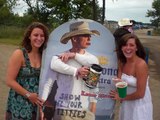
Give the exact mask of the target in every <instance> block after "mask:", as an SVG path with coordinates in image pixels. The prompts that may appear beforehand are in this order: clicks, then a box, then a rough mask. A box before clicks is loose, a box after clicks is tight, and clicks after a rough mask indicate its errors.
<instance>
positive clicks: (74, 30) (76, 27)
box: [60, 21, 100, 44]
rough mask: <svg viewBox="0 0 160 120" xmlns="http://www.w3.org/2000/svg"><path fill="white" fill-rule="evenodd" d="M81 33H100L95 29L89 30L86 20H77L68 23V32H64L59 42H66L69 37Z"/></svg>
mask: <svg viewBox="0 0 160 120" xmlns="http://www.w3.org/2000/svg"><path fill="white" fill-rule="evenodd" d="M83 34H89V35H100V33H99V32H98V31H97V30H90V29H89V25H88V23H87V22H84V21H79V22H75V23H72V24H71V25H70V32H67V33H65V34H64V35H63V36H62V37H61V39H60V42H61V43H63V44H66V43H67V42H68V41H69V40H70V38H71V37H73V36H76V35H83Z"/></svg>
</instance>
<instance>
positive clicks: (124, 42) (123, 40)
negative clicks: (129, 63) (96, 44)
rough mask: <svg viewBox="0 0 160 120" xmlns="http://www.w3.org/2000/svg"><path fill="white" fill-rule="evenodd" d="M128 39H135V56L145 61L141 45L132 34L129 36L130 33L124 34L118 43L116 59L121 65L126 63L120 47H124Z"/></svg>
mask: <svg viewBox="0 0 160 120" xmlns="http://www.w3.org/2000/svg"><path fill="white" fill-rule="evenodd" d="M130 38H134V39H135V43H136V46H137V51H136V54H137V55H138V56H139V57H141V58H142V59H144V60H145V58H146V53H145V50H144V47H143V45H142V44H141V42H140V40H139V39H138V37H137V36H136V35H134V34H131V33H128V34H125V35H124V36H122V38H121V40H120V42H119V47H118V51H117V54H118V59H119V60H120V61H121V62H122V63H126V57H125V56H124V54H123V52H122V47H123V46H125V45H126V43H127V41H128V40H129V39H130Z"/></svg>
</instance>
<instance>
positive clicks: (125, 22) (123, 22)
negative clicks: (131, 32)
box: [118, 18, 133, 27]
mask: <svg viewBox="0 0 160 120" xmlns="http://www.w3.org/2000/svg"><path fill="white" fill-rule="evenodd" d="M132 24H133V23H132V22H131V20H130V19H128V18H123V19H121V20H120V21H118V25H119V26H120V27H122V26H130V25H132Z"/></svg>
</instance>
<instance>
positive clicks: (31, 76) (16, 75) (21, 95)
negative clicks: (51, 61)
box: [5, 22, 49, 120]
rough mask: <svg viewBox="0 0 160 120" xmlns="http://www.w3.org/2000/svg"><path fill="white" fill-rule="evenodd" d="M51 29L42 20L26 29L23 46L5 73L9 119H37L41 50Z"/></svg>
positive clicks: (14, 54) (15, 52)
mask: <svg viewBox="0 0 160 120" xmlns="http://www.w3.org/2000/svg"><path fill="white" fill-rule="evenodd" d="M48 36H49V33H48V28H47V27H46V26H45V25H44V24H42V23H39V22H34V23H32V24H31V25H30V26H29V27H28V28H27V30H26V32H25V35H24V39H23V41H22V47H21V48H20V49H16V50H15V51H14V52H13V54H12V55H11V57H10V59H9V62H8V68H7V75H6V84H7V85H8V86H9V87H10V91H9V96H8V101H7V110H6V118H5V119H6V120H35V119H36V115H37V107H41V106H42V104H43V100H41V99H40V98H39V96H38V85H39V75H40V67H41V59H42V51H43V49H44V48H45V47H46V43H47V41H48Z"/></svg>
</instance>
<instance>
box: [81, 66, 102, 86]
mask: <svg viewBox="0 0 160 120" xmlns="http://www.w3.org/2000/svg"><path fill="white" fill-rule="evenodd" d="M102 69H103V68H102V67H101V66H100V65H97V64H92V66H91V67H90V68H89V74H88V75H87V77H86V78H83V80H84V81H85V84H86V86H87V87H89V88H96V87H97V83H98V81H99V78H100V75H101V72H102Z"/></svg>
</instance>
